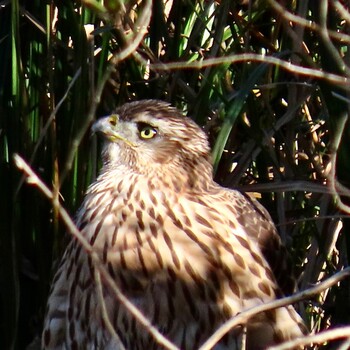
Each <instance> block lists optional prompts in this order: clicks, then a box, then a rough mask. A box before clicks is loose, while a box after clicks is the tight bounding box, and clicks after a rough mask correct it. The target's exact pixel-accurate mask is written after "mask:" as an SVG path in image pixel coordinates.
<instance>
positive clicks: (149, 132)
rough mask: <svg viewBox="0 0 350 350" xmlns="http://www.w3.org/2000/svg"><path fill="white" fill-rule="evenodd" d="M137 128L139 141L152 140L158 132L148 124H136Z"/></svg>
mask: <svg viewBox="0 0 350 350" xmlns="http://www.w3.org/2000/svg"><path fill="white" fill-rule="evenodd" d="M137 127H138V130H139V133H140V134H139V135H140V137H141V139H144V140H149V139H153V138H154V137H155V136H156V135H157V133H158V130H157V129H156V128H155V127H153V126H152V125H149V124H145V123H138V125H137Z"/></svg>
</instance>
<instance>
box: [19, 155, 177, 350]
mask: <svg viewBox="0 0 350 350" xmlns="http://www.w3.org/2000/svg"><path fill="white" fill-rule="evenodd" d="M14 161H15V164H16V166H17V168H18V169H20V170H22V171H23V172H24V174H25V175H26V176H27V181H28V183H29V184H31V185H34V186H37V187H38V188H39V190H40V191H41V192H42V193H43V194H44V195H45V196H46V197H47V198H49V199H51V200H54V194H53V193H52V191H51V190H50V189H49V188H48V187H47V186H46V185H45V184H44V183H43V182H42V181H41V180H40V178H39V177H38V176H37V175H36V174H35V173H34V171H33V170H32V169H31V168H30V167H29V165H28V164H27V163H26V162H25V161H24V160H23V158H21V157H20V156H19V155H18V154H15V155H14ZM58 213H59V215H60V217H61V219H62V221H63V222H64V224H65V225H66V227H67V230H68V232H70V233H71V234H72V235H73V236H74V237H75V238H76V239H77V241H78V242H79V243H80V244H81V246H82V247H83V249H84V250H85V251H86V253H87V254H89V256H90V257H91V260H92V261H93V263H94V265H95V267H96V269H97V270H98V272H99V274H100V275H101V276H102V277H103V279H104V281H105V283H106V284H107V285H108V287H110V288H111V289H112V291H113V293H114V295H115V296H116V298H117V299H118V300H119V301H120V302H121V303H122V304H123V305H124V306H125V308H126V309H127V310H128V311H129V312H130V314H131V315H132V316H133V317H135V319H136V320H137V321H138V322H139V323H140V324H141V325H142V326H143V327H145V329H147V331H148V332H149V333H150V334H151V335H152V336H153V337H154V339H155V340H156V341H157V342H158V343H159V344H160V345H162V346H164V347H165V348H166V349H169V350H179V349H178V348H177V347H176V346H175V345H174V344H173V343H172V342H170V341H169V340H168V339H166V338H165V337H164V336H163V335H162V334H161V333H160V332H159V331H158V330H157V329H156V328H155V327H154V326H153V325H152V324H151V323H150V321H149V320H148V319H147V318H146V317H145V316H144V315H143V314H142V313H141V311H140V310H139V309H138V308H137V307H136V306H135V305H134V304H133V303H132V302H131V301H130V300H129V299H128V298H127V297H126V296H125V295H124V294H123V293H122V292H121V290H120V289H119V287H118V286H117V285H116V284H115V282H114V280H113V279H112V277H111V275H110V274H109V272H108V270H107V269H106V268H105V266H104V265H103V263H102V262H101V260H100V258H99V255H98V254H97V253H96V252H95V250H94V249H93V247H92V246H91V245H90V243H89V242H88V241H87V240H86V239H85V237H84V236H83V235H82V234H81V232H80V231H79V230H78V229H77V227H76V226H75V224H74V222H73V220H72V219H71V217H70V216H69V214H68V212H67V211H66V210H65V208H64V207H63V206H62V205H60V204H59V205H58Z"/></svg>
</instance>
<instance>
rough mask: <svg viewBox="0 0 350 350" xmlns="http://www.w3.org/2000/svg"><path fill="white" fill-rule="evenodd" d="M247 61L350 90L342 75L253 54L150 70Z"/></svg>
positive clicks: (161, 65) (157, 65)
mask: <svg viewBox="0 0 350 350" xmlns="http://www.w3.org/2000/svg"><path fill="white" fill-rule="evenodd" d="M247 61H251V62H261V63H268V64H273V65H275V66H278V67H281V68H283V69H285V70H287V71H289V72H292V73H294V74H297V75H306V76H308V77H309V78H317V79H324V80H327V81H329V82H331V83H334V84H338V86H341V87H343V88H344V89H346V90H348V89H349V78H347V77H343V76H341V75H337V74H333V73H327V72H324V71H321V70H319V69H317V68H307V67H301V66H299V65H296V64H293V63H290V62H287V61H284V60H282V59H280V58H277V57H273V56H266V55H259V54H253V53H246V54H233V55H228V56H224V57H215V58H207V59H203V60H202V61H195V62H184V61H182V62H169V63H152V64H150V68H151V69H153V70H155V71H169V70H176V69H202V68H203V67H209V66H217V65H220V64H227V63H230V64H234V63H239V62H247Z"/></svg>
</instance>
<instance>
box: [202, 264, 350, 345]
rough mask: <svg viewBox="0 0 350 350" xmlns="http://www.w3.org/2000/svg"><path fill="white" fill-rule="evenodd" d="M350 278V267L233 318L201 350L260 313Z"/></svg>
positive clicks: (291, 302)
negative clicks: (311, 285)
mask: <svg viewBox="0 0 350 350" xmlns="http://www.w3.org/2000/svg"><path fill="white" fill-rule="evenodd" d="M348 276H350V267H348V268H346V269H344V270H343V271H340V272H338V273H336V274H335V275H333V276H332V277H329V278H327V279H326V280H325V281H323V282H321V283H319V284H317V285H316V286H314V287H312V288H309V289H306V290H304V291H302V292H299V293H296V294H293V295H291V296H289V297H286V298H282V299H278V300H275V301H272V302H269V303H266V304H262V305H259V306H256V307H252V308H250V309H248V310H246V311H243V312H241V313H240V314H238V315H237V316H235V317H233V318H231V319H230V320H228V321H227V322H225V323H224V324H223V325H222V326H221V327H220V328H219V329H218V330H217V331H216V332H215V333H214V334H213V335H212V336H211V337H210V338H209V339H208V340H207V341H206V342H205V343H204V344H203V345H202V346H201V347H200V348H199V350H209V349H211V348H212V347H213V346H215V344H217V343H218V342H219V341H220V339H221V338H222V337H223V336H224V335H225V334H226V333H228V332H229V331H230V330H231V329H233V328H234V327H237V326H238V325H240V324H245V323H247V322H248V320H249V319H250V318H251V317H253V316H255V315H257V314H258V313H261V312H265V311H268V310H272V309H277V308H279V307H283V306H286V305H291V304H294V303H296V302H298V301H300V300H304V299H308V298H309V297H311V296H313V295H315V294H319V293H320V292H322V291H324V290H325V289H328V288H330V287H331V286H333V285H334V284H336V283H338V282H339V281H341V280H342V279H344V278H346V277H348Z"/></svg>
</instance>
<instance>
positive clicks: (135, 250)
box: [42, 100, 305, 350]
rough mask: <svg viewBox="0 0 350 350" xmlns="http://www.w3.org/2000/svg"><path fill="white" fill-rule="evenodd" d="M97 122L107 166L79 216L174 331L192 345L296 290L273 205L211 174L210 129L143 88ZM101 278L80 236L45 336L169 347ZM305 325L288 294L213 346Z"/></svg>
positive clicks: (278, 337)
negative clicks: (143, 95) (144, 95)
mask: <svg viewBox="0 0 350 350" xmlns="http://www.w3.org/2000/svg"><path fill="white" fill-rule="evenodd" d="M93 131H94V132H96V133H98V134H100V135H102V137H103V140H104V146H103V150H102V160H103V166H102V169H101V172H100V175H99V176H98V178H97V180H96V181H95V182H94V183H93V184H92V185H91V186H90V187H89V189H88V190H87V193H86V196H85V199H84V201H83V204H82V206H81V208H80V210H79V211H78V214H77V219H76V225H77V227H78V229H79V230H80V232H81V233H82V235H83V236H84V237H85V238H86V239H87V240H88V241H89V242H90V244H91V246H92V249H93V250H94V252H96V253H97V254H98V256H99V258H100V261H101V263H102V264H103V265H104V266H105V267H106V268H107V270H108V273H109V275H110V276H111V277H112V278H113V280H114V282H115V284H116V285H117V286H118V287H119V289H120V290H121V291H122V292H123V294H124V295H125V296H126V297H127V298H128V299H129V300H130V301H131V302H132V303H133V304H134V305H135V306H136V307H137V308H138V309H139V310H140V311H141V312H142V314H143V315H144V316H145V317H147V319H149V320H150V322H151V323H152V324H153V325H154V326H155V327H156V328H157V329H158V330H159V331H160V332H161V333H162V334H163V335H164V336H165V337H166V338H167V339H169V340H170V341H171V342H173V343H174V344H175V345H176V346H178V347H179V348H181V349H185V350H186V349H188V350H189V349H196V348H198V347H199V346H200V345H201V344H203V343H204V342H205V340H207V338H209V337H210V335H211V334H213V332H215V330H217V329H218V328H219V327H220V326H221V325H222V324H223V323H225V321H227V320H228V319H230V318H232V317H234V316H235V315H237V314H238V313H240V312H242V311H244V310H247V309H248V308H251V307H253V306H256V305H260V304H263V303H266V302H269V301H272V300H274V299H276V298H278V297H280V296H281V295H282V294H283V292H287V293H290V292H292V289H293V285H292V284H291V278H290V277H291V276H290V270H288V268H287V266H285V263H284V260H285V250H284V248H283V246H282V244H281V242H280V239H279V236H278V233H277V231H276V229H275V227H274V225H273V223H272V220H271V218H270V216H269V215H268V213H267V211H266V210H265V209H264V208H263V207H262V206H261V205H260V204H259V203H258V202H257V201H255V200H253V199H250V198H249V197H247V196H246V195H244V194H242V193H240V192H238V191H236V190H230V189H226V188H223V187H221V186H219V185H218V184H216V183H215V182H214V180H213V177H212V165H211V161H210V149H209V145H208V140H207V137H206V135H205V133H204V132H203V131H202V130H201V129H200V127H199V126H197V125H196V124H195V123H194V122H193V121H192V120H191V119H190V118H187V117H185V116H183V115H182V113H181V112H180V111H178V110H177V109H176V108H174V107H171V106H170V105H169V104H168V103H165V102H161V101H156V100H144V101H138V102H132V103H128V104H125V105H124V106H122V107H120V108H118V109H117V110H116V111H115V112H114V113H113V114H111V115H109V116H107V117H104V118H101V119H100V120H98V121H97V122H96V123H95V124H94V126H93ZM99 283H100V284H99ZM99 283H98V281H97V280H96V278H95V274H94V263H93V261H92V259H91V257H90V255H89V253H87V252H86V251H85V250H84V249H82V246H81V244H79V242H78V241H77V240H76V239H74V238H72V239H71V241H70V243H69V245H68V247H67V249H66V251H65V253H64V255H63V258H62V260H61V263H60V266H59V268H58V271H57V273H56V275H55V277H54V280H53V284H52V287H51V291H50V296H49V300H48V304H47V312H46V319H45V322H44V330H43V336H42V346H43V348H45V349H62V348H63V349H123V348H125V349H148V350H150V349H161V348H162V346H161V345H159V343H158V342H157V340H156V339H154V337H153V336H152V335H151V334H150V333H149V331H148V330H147V329H145V327H144V326H143V325H141V324H140V323H139V320H137V319H135V317H134V316H133V315H132V314H131V313H130V312H129V311H128V309H127V308H126V307H125V305H124V304H123V303H121V302H119V301H118V299H117V298H116V296H115V294H114V292H113V291H112V290H111V288H110V286H109V285H108V284H107V283H105V281H104V280H103V279H102V280H101V282H99ZM98 288H101V289H102V296H103V301H104V302H103V303H101V294H99V292H98ZM99 296H100V298H99ZM103 307H105V309H104V311H103ZM106 317H108V320H107V319H106ZM107 324H109V325H112V331H113V332H115V334H116V335H117V337H116V336H112V333H113V332H111V328H108V327H107ZM304 332H305V331H304V325H303V322H302V320H301V318H300V316H299V315H298V314H297V312H296V311H295V309H294V308H293V307H292V306H287V307H282V308H279V309H276V310H272V311H268V312H264V313H261V314H258V315H256V316H254V317H253V318H251V319H250V320H249V322H248V324H247V325H241V326H239V327H236V328H234V329H233V330H232V331H230V333H228V334H227V335H226V336H225V337H223V339H222V340H221V341H220V343H218V344H217V345H216V347H215V348H217V349H240V348H241V347H242V346H243V345H242V344H243V343H244V346H245V348H246V349H254V350H256V349H264V348H266V347H267V346H268V345H272V344H277V343H280V342H283V341H286V340H290V339H293V338H296V337H301V336H303V334H304ZM118 338H119V339H118Z"/></svg>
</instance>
